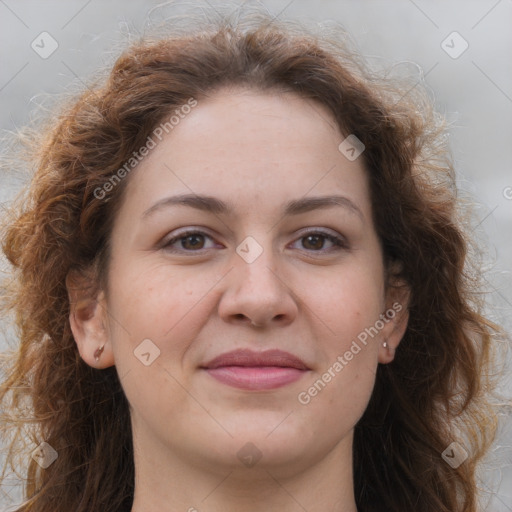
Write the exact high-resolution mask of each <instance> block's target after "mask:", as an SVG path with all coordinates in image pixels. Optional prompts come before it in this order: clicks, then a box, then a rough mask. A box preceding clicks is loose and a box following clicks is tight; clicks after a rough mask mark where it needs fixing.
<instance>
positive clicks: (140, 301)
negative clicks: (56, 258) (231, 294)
mask: <svg viewBox="0 0 512 512" xmlns="http://www.w3.org/2000/svg"><path fill="white" fill-rule="evenodd" d="M217 274H218V272H212V273H208V272H202V273H201V276H198V272H197V270H195V271H194V269H193V266H189V267H182V268H174V269H173V268H172V267H170V265H169V264H166V263H165V262H164V263H162V262H159V263H150V264H148V263H147V261H145V260H144V259H141V260H140V261H127V260H123V259H118V260H117V261H116V262H115V265H113V266H112V272H111V276H110V281H109V284H110V294H109V295H110V300H109V312H110V313H111V315H110V317H111V318H112V319H113V322H112V324H113V325H112V327H113V328H114V331H113V338H114V339H113V341H114V345H120V347H119V348H121V347H125V345H126V342H127V341H128V342H129V344H130V348H131V350H134V349H136V347H137V346H138V345H139V344H140V343H141V342H142V340H144V339H150V340H152V341H153V342H154V343H155V344H156V345H157V346H158V347H159V349H160V350H161V355H162V356H168V357H169V358H170V359H171V360H172V358H174V359H176V360H178V361H179V360H180V359H181V357H180V355H181V354H182V353H183V351H184V350H186V348H187V347H188V345H189V344H190V343H191V341H192V340H193V339H194V336H195V335H196V334H197V331H198V330H199V329H200V328H201V325H202V321H201V318H202V316H204V315H205V314H206V313H205V311H204V307H205V306H204V304H202V301H203V299H204V298H205V297H206V296H207V295H208V292H209V290H211V289H212V288H214V286H215V283H217V282H218V280H219V279H220V278H221V277H222V276H221V275H217ZM111 332H112V331H111ZM170 340H172V343H169V341H170ZM116 342H117V343H116ZM124 350H126V349H124ZM166 359H167V357H166Z"/></svg>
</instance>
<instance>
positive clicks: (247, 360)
mask: <svg viewBox="0 0 512 512" xmlns="http://www.w3.org/2000/svg"><path fill="white" fill-rule="evenodd" d="M222 366H247V367H257V366H280V367H282V368H297V369H299V370H309V368H308V367H307V366H306V364H305V363H304V361H302V360H301V359H299V358H298V357H297V356H294V355H293V354H290V353H288V352H284V351H283V350H278V349H273V350H265V351H263V352H254V351H253V350H248V349H238V350H232V351H231V352H226V353H224V354H221V355H219V356H217V357H214V358H213V359H212V360H211V361H209V362H208V363H206V364H205V365H203V366H202V368H208V369H210V370H211V369H215V368H220V367H222Z"/></svg>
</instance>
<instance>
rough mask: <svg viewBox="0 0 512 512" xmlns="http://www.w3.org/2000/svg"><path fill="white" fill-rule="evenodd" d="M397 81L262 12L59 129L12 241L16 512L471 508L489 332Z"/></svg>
mask: <svg viewBox="0 0 512 512" xmlns="http://www.w3.org/2000/svg"><path fill="white" fill-rule="evenodd" d="M244 23H246V24H245V25H244ZM405 92H406V90H404V89H403V88H400V87H399V86H397V87H393V86H392V85H391V84H390V83H389V82H388V81H386V80H384V79H381V80H379V79H378V78H377V77H375V76H373V75H371V74H370V73H369V72H368V71H366V70H365V69H364V67H363V66H362V65H361V64H360V60H359V58H358V57H356V56H354V55H352V54H351V53H350V51H349V50H348V49H347V48H346V47H344V46H343V45H342V44H341V43H335V42H333V41H332V40H327V39H325V40H323V39H322V38H319V37H315V36H314V35H311V34H309V35H308V34H304V32H303V31H301V30H300V29H296V28H292V27H291V26H288V25H287V24H284V23H278V22H277V21H276V20H273V19H272V18H270V17H268V16H266V15H264V14H260V15H259V17H258V18H257V19H256V18H254V19H250V20H247V22H241V23H240V24H239V25H237V24H234V25H233V24H231V22H230V20H229V19H227V18H224V19H223V20H222V21H219V22H218V23H217V24H213V23H212V24H211V26H210V27H209V28H208V29H207V30H206V29H204V27H203V29H202V30H197V31H196V32H194V33H188V34H180V35H175V36H173V37H166V38H159V39H157V40H154V41H142V42H139V43H137V44H135V45H134V46H132V47H131V48H129V49H128V50H127V51H126V52H125V53H124V54H123V55H122V56H121V57H120V58H119V59H118V60H117V61H116V63H115V65H114V67H113V69H112V71H111V73H110V76H109V77H108V80H106V81H105V83H103V84H100V85H98V86H96V87H95V88H91V89H90V90H88V91H86V92H85V93H83V94H82V95H81V96H80V97H79V98H78V99H77V100H76V101H75V102H74V103H73V104H72V105H70V106H69V107H67V108H65V109H64V110H63V111H62V112H61V113H60V116H59V118H58V121H57V122H56V123H54V125H52V126H51V127H49V128H48V130H47V131H46V132H45V133H44V136H43V137H42V138H41V139H40V140H39V141H38V142H37V144H38V146H37V153H36V156H35V157H36V161H37V165H38V167H37V170H36V173H35V176H34V179H33V182H32V183H31V185H30V188H29V190H28V196H27V197H26V198H25V200H24V202H23V203H22V202H20V203H19V205H18V206H17V208H15V207H13V210H12V217H11V218H10V219H9V222H7V223H6V227H5V236H4V238H3V250H4V252H5V254H6V256H7V258H8V260H9V261H10V262H11V263H12V265H13V267H14V269H15V270H16V274H15V275H14V277H15V280H14V281H13V284H12V290H10V292H9V295H8V299H9V300H8V301H6V306H5V307H6V308H7V307H10V308H11V309H12V310H13V311H14V312H15V313H16V323H17V326H18V329H19V331H18V333H19V339H20V344H19V349H18V351H17V352H16V353H15V354H13V355H12V360H11V361H9V359H7V361H6V368H7V370H6V379H5V381H4V382H3V384H2V387H1V388H0V389H1V392H0V399H1V403H2V405H3V411H2V412H3V415H4V423H3V424H4V425H5V427H3V430H4V431H5V433H6V434H7V433H11V435H14V436H15V441H16V442H15V443H14V444H13V445H12V447H11V450H10V452H9V459H8V460H11V459H12V460H14V457H15V456H16V455H18V454H20V453H27V449H26V448H21V446H22V442H23V437H22V433H23V431H24V429H25V432H26V431H27V428H28V425H33V428H34V430H33V432H31V434H32V435H33V436H32V441H33V443H34V444H33V446H32V448H31V449H30V452H31V459H30V465H29V467H28V475H27V486H26V494H27V496H26V497H27V500H26V502H25V503H24V504H23V505H22V506H21V507H20V508H19V509H18V511H19V512H22V511H28V510H30V511H47V510H52V511H58V512H60V511H66V512H69V511H71V510H73V511H77V512H85V511H88V512H90V511H130V510H131V511H132V512H143V511H146V510H161V511H164V510H169V511H176V510H184V511H186V510H188V511H194V510H198V511H220V510H222V511H225V510H238V511H256V510H257V511H262V510H265V511H268V510H281V511H295V510H297V511H298V510H307V511H309V512H313V511H317V510H334V511H344V512H356V511H359V512H370V511H371V512H373V511H379V512H381V511H384V510H386V511H393V512H399V511H400V512H404V511H411V510H415V511H417V512H423V511H425V512H431V511H436V512H440V511H443V512H448V511H449V512H455V511H460V512H462V511H464V512H473V511H475V510H477V492H476V483H475V468H476V465H477V462H478V461H479V460H480V459H481V457H482V455H483V454H484V453H485V452H486V450H487V448H488V447H489V444H490V442H491V440H492V436H493V429H494V413H493V411H492V409H491V407H490V405H489V403H488V401H487V399H486V396H487V395H486V393H487V392H488V391H489V389H490V383H489V382H488V380H487V377H486V375H487V374H488V365H489V364H490V354H491V336H492V334H493V333H494V331H495V330H496V328H495V327H494V326H493V325H491V324H490V323H489V322H488V321H487V320H486V319H485V318H484V317H483V316H482V315H481V314H480V312H479V311H480V306H479V304H478V302H477V301H475V295H473V291H474V290H473V288H472V286H473V284H474V283H473V280H472V279H473V276H472V274H470V273H469V272H468V268H469V267H468V266H467V264H466V263H467V262H466V246H467V240H466V238H465V235H464V232H463V229H462V227H461V225H459V221H458V217H457V215H458V213H457V212H458V209H457V206H458V205H457V203H456V200H455V189H454V173H453V168H452V165H451V163H450V160H449V158H448V157H447V152H446V148H445V146H444V143H445V139H444V137H443V134H444V132H443V124H442V120H440V119H439V118H438V117H437V116H436V115H434V114H433V112H432V107H431V105H430V104H429V102H428V101H427V100H426V99H425V97H424V96H423V95H421V94H420V93H417V92H416V91H410V92H409V94H405ZM27 407H28V408H29V413H28V414H29V415H30V417H25V416H24V415H23V412H24V411H25V409H26V408H27ZM31 407H33V410H31ZM23 449H24V450H25V452H23V451H22V450H23Z"/></svg>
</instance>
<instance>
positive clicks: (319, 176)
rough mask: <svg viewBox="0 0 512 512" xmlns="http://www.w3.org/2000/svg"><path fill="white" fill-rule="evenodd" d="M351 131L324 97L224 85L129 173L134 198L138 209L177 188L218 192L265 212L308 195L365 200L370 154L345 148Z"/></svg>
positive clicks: (199, 102)
mask: <svg viewBox="0 0 512 512" xmlns="http://www.w3.org/2000/svg"><path fill="white" fill-rule="evenodd" d="M345 137H346V136H345V135H344V134H342V133H341V132H340V130H339V128H338V126H337V124H336V121H335V119H334V117H333V115H332V113H331V112H330V111H329V110H328V109H327V108H326V107H325V106H323V105H321V104H320V103H317V102H314V101H311V100H306V99H303V98H301V97H300V96H298V95H296V94H294V93H276V92H268V93H267V92H257V91H252V90H246V89H224V90H221V91H218V92H216V93H214V94H212V95H211V96H210V97H208V98H205V99H198V100H197V106H195V107H194V108H193V109H191V110H190V111H189V113H187V114H186V115H183V116H182V117H181V118H180V121H179V123H178V124H176V125H175V126H174V127H173V128H172V130H170V131H169V133H167V134H165V135H164V136H163V138H162V140H161V141H156V142H157V144H156V146H155V147H154V149H152V150H151V152H150V153H149V154H148V156H147V157H146V158H145V159H144V160H143V161H142V162H141V163H140V164H139V165H138V167H137V168H136V170H135V171H134V172H133V175H132V176H131V177H130V183H129V186H128V189H127V191H126V192H127V199H128V200H129V199H130V197H131V198H132V199H133V198H134V196H136V197H137V201H135V203H136V204H137V205H138V210H139V211H138V212H137V213H138V214H140V213H141V212H142V211H144V210H145V209H147V208H148V207H150V206H151V205H152V204H153V203H154V202H156V201H158V200H161V199H162V198H164V197H165V196H167V195H169V194H171V193H179V194H191V193H192V194H194V193H195V194H205V195H215V196H217V197H219V198H221V199H222V198H224V199H225V200H226V202H229V203H230V204H232V203H233V201H235V202H236V203H237V204H239V205H240V206H243V205H244V204H245V205H247V206H250V207H251V208H253V207H257V208H259V209H260V211H261V213H263V208H264V206H269V207H271V206H275V207H276V208H277V207H278V206H280V205H282V204H283V203H284V202H289V201H290V200H291V199H297V198H299V197H303V196H305V195H308V194H309V195H314V196H318V195H319V194H332V193H334V192H339V193H343V194H345V195H349V196H350V197H351V199H353V200H354V202H360V203H365V202H368V198H367V183H366V172H365V170H364V166H363V161H362V158H359V159H356V160H354V161H350V160H348V159H347V158H346V157H345V156H344V155H343V154H342V153H341V152H340V151H339V149H338V146H339V145H340V143H341V142H342V141H343V140H344V139H345ZM366 207H368V205H366ZM143 208H144V210H142V209H143ZM361 208H362V209H364V208H365V205H364V204H361ZM367 213H369V212H367Z"/></svg>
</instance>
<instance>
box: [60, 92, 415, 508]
mask: <svg viewBox="0 0 512 512" xmlns="http://www.w3.org/2000/svg"><path fill="white" fill-rule="evenodd" d="M347 135H348V134H347ZM345 137H346V135H343V134H341V133H340V131H339V129H338V128H337V126H336V123H335V120H334V118H333V116H332V114H331V113H330V112H329V111H328V110H327V109H326V108H324V107H323V106H322V105H320V104H317V103H315V102H312V101H308V100H305V99H303V98H301V97H299V96H297V95H295V94H293V93H277V92H276V93H268V92H267V93H262V92H258V91H253V90H247V89H242V88H236V89H234V88H231V89H222V90H220V91H217V92H216V93H214V94H212V95H211V96H210V97H209V98H207V99H200V100H198V105H197V106H196V107H195V108H194V109H193V110H192V111H191V112H190V113H189V114H188V115H187V116H186V117H185V118H184V119H183V120H181V122H180V123H179V124H178V125H177V126H175V127H174V129H173V130H172V131H171V132H170V133H169V134H168V135H166V136H165V138H163V140H162V141H161V142H160V143H159V144H158V145H157V146H156V147H155V148H154V149H152V150H151V152H150V154H149V155H148V156H147V157H146V158H145V159H144V160H143V161H142V162H141V163H140V164H139V166H138V167H137V168H136V169H135V170H134V171H132V173H131V175H130V176H129V177H128V178H125V179H129V183H128V186H127V189H126V191H125V192H126V194H125V196H124V200H123V203H122V206H121V209H120V210H119V212H118V214H117V216H116V219H115V223H114V227H113V231H112V240H111V241H112V254H111V260H110V265H109V272H108V287H107V289H106V290H102V291H100V293H99V295H98V296H97V297H96V301H92V302H88V301H87V300H86V299H85V298H84V297H81V296H79V295H76V293H77V292H74V291H72V290H70V300H71V302H72V303H73V304H75V307H73V308H72V312H71V314H70V323H71V328H72V331H73V335H74V338H75V340H76V343H77V346H78V350H79V352H80V355H81V357H82V358H83V360H84V361H86V362H87V363H88V364H89V365H91V366H92V367H94V368H97V369H98V371H100V370H101V369H102V368H107V367H110V366H112V365H115V366H116V369H117V372H118V374H119V377H120V379H121V383H122V386H123V389H124V392H125V394H126V396H127V398H128V401H129V403H130V409H131V422H132V429H133V438H134V457H135V469H136V481H135V499H134V504H133V508H132V512H150V511H154V510H159V511H162V512H166V511H167V512H176V511H184V512H186V511H190V512H192V511H194V510H197V511H199V512H203V511H204V512H225V511H226V510H237V511H238V512H254V511H259V512H260V511H263V510H264V511H267V512H268V511H279V512H299V511H301V512H303V511H304V510H307V511H308V512H317V511H322V512H325V511H326V510H329V511H340V512H341V511H343V512H356V511H357V509H356V505H355V499H354V489H353V485H354V483H353V473H352V443H353V429H354V426H355V425H356V423H357V422H358V420H359V419H360V418H361V416H362V414H363V412H364V410H365V408H366V406H367V404H368V401H369V399H370V396H371V393H372V390H373V387H374V384H375V374H376V369H377V365H378V364H379V363H381V364H387V363H389V362H391V361H392V359H393V356H394V351H395V349H396V348H397V346H398V344H399V342H400V339H401V338H402V336H403V333H404V331H405V328H406V324H407V294H406V293H405V291H404V290H405V288H403V289H402V292H399V291H397V290H394V289H393V288H388V287H386V286H385V271H384V270H385V269H384V266H383V257H382V251H381V247H380V244H379V240H378V237H377V234H376V232H375V227H374V225H373V222H372V208H371V202H370V195H369V189H368V179H367V175H366V171H365V169H364V164H363V159H362V158H361V157H360V158H357V159H356V160H354V161H350V160H348V159H347V158H346V157H345V156H344V155H343V154H342V153H341V152H340V151H339V150H338V146H339V144H340V143H341V142H342V141H343V139H345ZM180 194H191V195H193V196H194V195H206V196H213V197H215V198H217V199H219V200H222V201H224V202H225V203H227V204H228V205H229V206H230V207H231V210H232V211H231V212H230V213H219V212H211V211H203V210H201V209H196V208H193V207H191V206H183V205H181V206H180V205H169V204H167V205H165V204H162V203H160V206H159V207H154V205H155V204H156V203H157V202H159V201H162V200H165V198H168V197H171V196H176V195H180ZM330 195H339V196H343V197H344V198H345V200H344V201H343V202H342V204H341V205H334V206H330V207H324V208H317V209H314V210H311V211H308V212H303V213H300V214H295V215H286V216H285V215H283V208H284V206H285V204H286V203H287V202H289V201H291V200H300V199H305V198H311V197H324V196H330ZM347 199H348V201H350V203H351V204H352V206H347V205H348V204H349V202H348V201H347ZM164 203H165V201H164ZM152 207H154V208H152ZM151 208H152V210H151V211H150V212H147V213H146V214H144V212H146V211H147V210H149V209H151ZM187 228H188V229H191V230H194V231H200V232H202V233H203V234H197V233H196V234H194V235H192V236H188V237H186V236H184V235H183V233H184V232H185V231H186V230H187ZM319 231H320V232H321V233H320V234H319ZM325 233H327V234H329V235H334V236H336V237H338V238H339V239H340V242H339V244H338V243H334V242H332V241H331V240H329V239H328V238H327V237H325V236H322V234H324V235H325ZM178 235H179V236H178ZM249 236H250V237H252V238H253V239H254V240H255V241H256V242H257V244H258V245H259V247H261V249H262V253H261V254H260V255H259V256H258V257H257V258H256V259H255V260H254V261H252V262H251V263H248V262H247V261H246V260H245V259H244V258H242V257H241V256H240V255H239V253H237V250H236V249H237V247H239V245H240V244H241V243H242V241H244V240H245V239H246V237H249ZM172 238H175V240H174V241H172V240H171V239H172ZM251 243H252V244H253V245H251V246H248V247H251V249H250V250H251V251H254V250H257V247H258V245H255V244H254V243H253V242H251ZM255 248H256V249H255ZM253 254H254V253H253ZM387 290H389V291H387ZM392 290H393V291H392ZM397 301H398V302H399V303H400V305H401V306H402V308H401V312H400V313H397V314H396V316H395V317H394V318H393V320H392V321H389V322H386V323H385V325H384V327H383V328H382V329H381V330H380V331H379V334H378V336H375V337H374V338H369V342H368V344H367V345H366V346H363V348H362V350H361V351H360V352H359V353H357V354H356V355H354V357H353V358H352V359H351V360H350V361H349V362H348V364H347V365H346V366H344V368H343V370H342V371H340V372H339V373H336V376H335V377H333V378H332V379H331V381H330V382H328V383H327V385H326V386H325V387H324V388H323V389H322V391H321V392H318V394H317V395H316V396H314V397H313V398H312V399H311V401H310V402H309V403H308V404H301V403H300V402H299V400H298V395H299V393H301V392H304V391H307V390H308V389H309V388H310V387H311V386H312V385H313V384H314V382H315V381H318V379H319V378H321V376H322V375H323V374H324V373H325V371H326V370H327V369H328V368H329V367H332V365H333V363H335V361H336V360H337V357H338V356H340V355H343V354H344V353H345V352H346V351H347V350H349V348H350V346H351V344H352V342H353V340H355V339H356V337H357V336H358V334H360V333H361V332H363V331H364V330H365V328H368V327H370V326H373V325H375V322H376V321H377V320H378V319H379V316H380V315H381V314H382V313H384V312H385V311H386V310H387V309H389V308H391V307H392V304H393V303H396V302H397ZM147 339H149V340H151V343H152V344H153V345H151V344H149V345H146V346H147V347H149V349H148V350H146V355H145V356H144V357H145V359H146V362H147V360H148V358H150V359H152V358H153V357H155V355H156V354H157V349H156V348H153V347H158V350H159V351H160V354H159V355H158V357H156V358H155V359H154V360H153V362H152V363H151V364H150V365H148V366H146V365H145V364H143V363H142V362H141V358H140V357H137V356H136V355H135V354H134V351H135V353H137V347H138V346H140V344H141V342H142V341H143V340H147ZM384 342H386V343H387V346H384ZM145 343H146V344H147V343H148V342H147V341H146V342H145ZM101 346H104V350H103V353H102V354H101V356H100V358H99V360H98V361H96V360H95V358H94V353H95V351H96V350H97V349H98V347H101ZM237 348H249V349H252V350H254V351H263V350H267V349H275V348H278V349H281V350H284V351H287V352H290V353H292V354H294V355H296V356H298V357H300V358H301V359H302V360H303V361H304V362H306V364H307V365H308V367H309V368H310V371H308V372H305V373H304V375H303V376H302V377H301V378H300V379H299V380H298V381H296V382H293V383H291V384H288V385H286V386H283V387H280V388H277V389H272V390H265V391H251V390H243V389H237V388H234V387H231V386H229V385H227V384H224V383H222V382H219V381H217V380H216V379H214V378H212V377H211V376H210V375H209V374H208V373H207V372H206V371H205V370H203V369H201V366H202V365H204V364H205V363H206V362H207V361H209V360H210V359H212V358H213V357H215V356H218V355H219V354H222V353H224V352H227V351H231V350H234V349H237ZM148 351H149V353H150V354H151V355H150V356H147V353H148ZM247 443H252V444H249V445H247ZM244 446H245V448H243V447H244ZM254 447H255V448H254ZM241 449H242V452H241V453H242V454H245V455H247V453H249V455H253V456H254V460H256V459H257V458H258V456H259V455H261V458H260V459H259V460H258V461H257V463H255V464H254V465H252V466H251V465H250V464H247V463H243V461H242V460H241V459H240V458H239V456H237V454H238V453H239V452H240V450H241ZM244 450H245V451H244ZM244 460H245V459H244Z"/></svg>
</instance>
